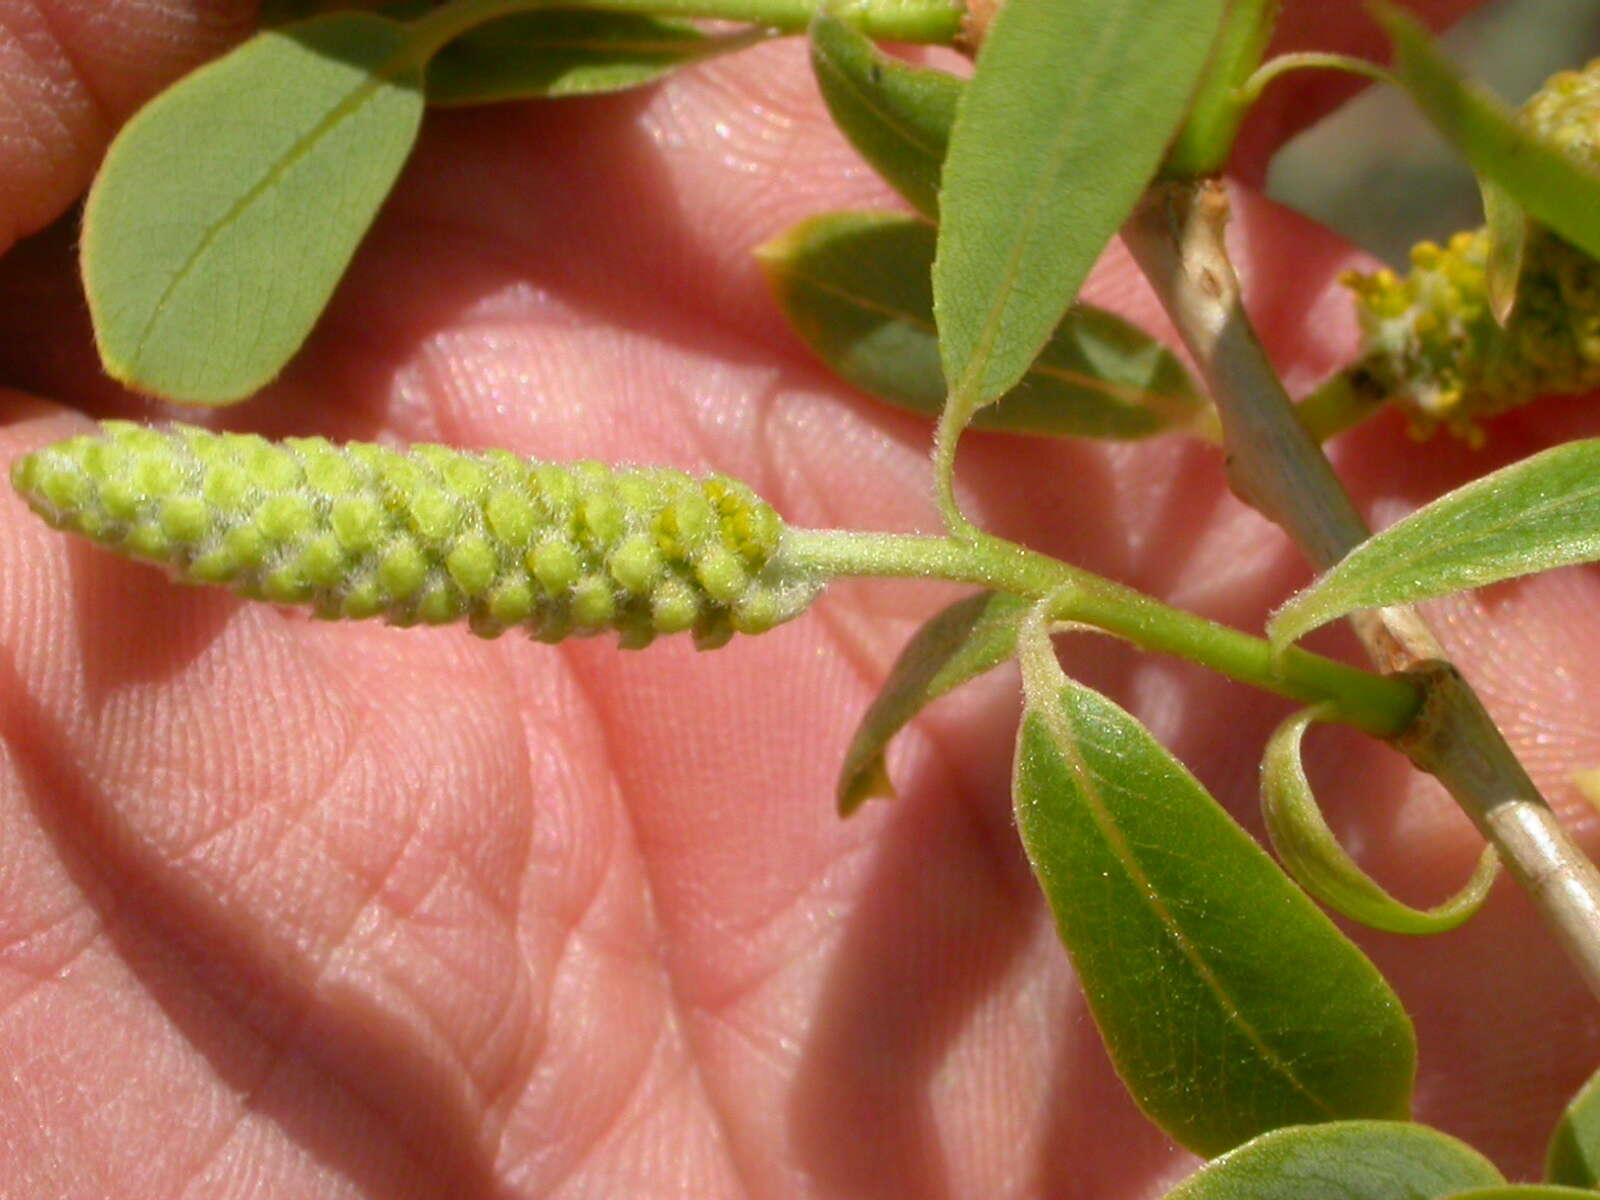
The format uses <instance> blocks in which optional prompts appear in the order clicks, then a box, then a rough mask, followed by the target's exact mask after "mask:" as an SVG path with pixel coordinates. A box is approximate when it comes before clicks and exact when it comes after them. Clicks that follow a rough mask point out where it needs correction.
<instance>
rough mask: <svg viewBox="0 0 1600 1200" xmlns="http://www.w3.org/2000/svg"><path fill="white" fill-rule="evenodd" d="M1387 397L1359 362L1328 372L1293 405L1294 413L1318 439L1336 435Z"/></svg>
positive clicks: (1359, 419)
mask: <svg viewBox="0 0 1600 1200" xmlns="http://www.w3.org/2000/svg"><path fill="white" fill-rule="evenodd" d="M1387 400H1388V397H1387V396H1385V395H1384V393H1383V389H1382V388H1381V387H1380V386H1379V385H1378V383H1377V381H1376V380H1375V379H1373V378H1372V376H1371V375H1369V374H1367V372H1366V371H1364V370H1363V369H1362V368H1361V366H1360V364H1355V365H1352V366H1349V367H1346V368H1344V370H1342V371H1340V372H1339V373H1338V374H1336V375H1331V376H1329V377H1328V378H1327V379H1326V380H1325V381H1323V382H1322V383H1321V384H1319V385H1318V386H1317V388H1316V390H1315V391H1313V392H1312V393H1311V394H1310V395H1308V396H1307V397H1306V398H1305V399H1304V400H1302V401H1300V403H1299V404H1297V405H1296V406H1295V410H1294V411H1295V415H1296V416H1298V417H1299V418H1300V423H1301V424H1302V425H1304V426H1305V427H1306V431H1307V432H1308V433H1310V434H1311V436H1312V437H1313V438H1315V439H1316V440H1317V441H1319V442H1326V441H1327V440H1328V439H1329V438H1332V437H1337V436H1338V435H1339V434H1341V433H1343V432H1344V431H1345V430H1346V429H1350V428H1352V427H1354V426H1356V425H1359V424H1361V422H1362V421H1365V420H1366V419H1367V418H1368V417H1370V416H1372V415H1373V414H1374V413H1375V412H1377V411H1378V410H1379V409H1381V408H1382V407H1383V406H1384V404H1385V402H1386V401H1387Z"/></svg>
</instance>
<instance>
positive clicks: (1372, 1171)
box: [1164, 1121, 1504, 1200]
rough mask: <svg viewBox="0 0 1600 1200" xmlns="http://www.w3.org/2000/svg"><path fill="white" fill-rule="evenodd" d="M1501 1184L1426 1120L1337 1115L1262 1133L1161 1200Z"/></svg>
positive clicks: (1426, 1196) (1421, 1193) (1427, 1199)
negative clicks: (1339, 1117)
mask: <svg viewBox="0 0 1600 1200" xmlns="http://www.w3.org/2000/svg"><path fill="white" fill-rule="evenodd" d="M1503 1182H1504V1177H1503V1176H1502V1175H1501V1174H1500V1172H1499V1171H1497V1170H1496V1169H1495V1167H1494V1164H1493V1163H1491V1162H1490V1161H1489V1160H1488V1159H1486V1158H1484V1156H1483V1155H1481V1154H1479V1153H1478V1152H1477V1151H1476V1150H1474V1149H1473V1148H1472V1147H1471V1146H1468V1145H1467V1144H1466V1143H1464V1142H1458V1141H1457V1140H1456V1139H1455V1138H1453V1137H1450V1136H1448V1135H1446V1134H1443V1133H1440V1132H1439V1131H1438V1130H1436V1129H1429V1128H1428V1127H1427V1126H1426V1125H1413V1124H1411V1123H1410V1122H1406V1121H1336V1122H1332V1123H1330V1124H1327V1125H1295V1126H1291V1127H1289V1128H1287V1129H1274V1130H1273V1131H1272V1132H1271V1133H1264V1134H1262V1135H1261V1136H1260V1137H1258V1138H1256V1139H1255V1140H1253V1141H1250V1142H1246V1143H1245V1144H1244V1145H1243V1146H1240V1147H1239V1148H1238V1149H1237V1150H1233V1151H1230V1152H1229V1153H1227V1154H1225V1155H1223V1156H1222V1157H1221V1158H1219V1159H1216V1160H1215V1161H1213V1162H1210V1163H1207V1164H1206V1165H1205V1167H1203V1168H1202V1169H1201V1170H1200V1171H1199V1172H1198V1173H1197V1174H1195V1175H1192V1176H1190V1177H1189V1178H1188V1179H1186V1180H1184V1182H1182V1183H1180V1184H1179V1185H1178V1186H1177V1187H1176V1188H1174V1189H1173V1190H1172V1191H1170V1192H1168V1193H1167V1194H1166V1197H1165V1198H1164V1200H1435V1197H1441V1196H1445V1195H1448V1194H1449V1193H1451V1192H1453V1191H1457V1190H1459V1189H1461V1188H1467V1187H1479V1186H1485V1187H1487V1186H1491V1185H1493V1184H1497V1183H1503Z"/></svg>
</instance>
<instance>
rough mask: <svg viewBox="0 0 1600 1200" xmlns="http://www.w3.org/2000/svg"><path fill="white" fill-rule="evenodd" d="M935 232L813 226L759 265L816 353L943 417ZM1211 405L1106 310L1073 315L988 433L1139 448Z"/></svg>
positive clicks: (904, 226) (855, 219) (1162, 354)
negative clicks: (1127, 443) (932, 273)
mask: <svg viewBox="0 0 1600 1200" xmlns="http://www.w3.org/2000/svg"><path fill="white" fill-rule="evenodd" d="M933 248H934V231H933V229H932V227H931V226H929V225H927V224H926V223H924V222H922V221H919V220H917V219H916V218H914V217H907V216H902V215H900V214H895V213H871V212H858V213H851V212H841V213H828V214H825V215H823V216H819V217H813V218H811V219H810V220H807V221H804V222H802V223H801V224H799V225H797V226H795V227H794V228H792V229H790V230H789V231H788V232H786V233H785V234H783V235H782V236H781V237H779V238H777V239H774V240H773V241H771V242H769V243H767V244H766V245H764V246H762V247H761V248H760V249H759V250H757V256H758V259H759V261H760V263H761V267H762V270H763V271H764V272H765V274H766V276H767V280H768V282H769V283H770V285H771V286H772V289H773V291H774V293H775V294H776V295H777V298H778V302H779V304H780V305H781V306H782V308H783V311H784V314H785V315H786V316H787V317H788V318H789V322H790V324H791V325H792V326H793V327H794V329H795V331H796V332H797V333H799V335H800V336H801V337H802V338H803V339H804V340H805V342H806V344H807V345H808V346H810V348H811V349H812V351H813V352H814V353H815V354H816V355H817V356H818V357H819V358H821V359H822V360H823V361H824V362H825V363H827V364H828V366H829V367H831V368H832V369H833V370H834V371H836V372H837V373H838V374H839V375H840V376H841V377H842V378H843V379H845V380H846V381H847V382H849V383H851V384H853V385H854V386H855V387H857V388H859V389H861V390H862V391H863V392H865V393H867V394H868V395H869V396H872V397H874V398H876V399H878V400H882V401H884V402H885V403H888V404H892V405H895V406H896V407H899V408H906V409H910V410H911V411H913V412H919V413H923V414H926V415H927V416H930V417H936V416H937V415H938V413H939V410H940V409H941V408H942V407H943V405H944V400H945V389H944V377H943V374H942V372H941V370H940V366H939V348H938V341H937V337H936V335H935V333H934V328H933V293H932V290H931V286H930V284H929V270H930V268H931V266H932V262H933ZM1204 408H1205V403H1204V401H1203V399H1202V398H1201V396H1200V395H1199V394H1198V392H1197V391H1196V389H1195V386H1194V383H1193V381H1192V380H1191V379H1190V378H1189V374H1188V372H1187V371H1186V370H1185V369H1184V367H1183V365H1182V364H1181V363H1180V362H1179V361H1178V359H1177V357H1176V356H1174V355H1173V354H1172V353H1171V352H1170V351H1168V350H1167V349H1166V348H1165V347H1164V346H1162V345H1161V344H1160V343H1158V342H1156V341H1155V340H1154V339H1153V338H1151V337H1150V336H1149V335H1147V334H1145V333H1144V332H1142V331H1141V330H1139V329H1138V328H1136V327H1135V326H1134V325H1132V324H1131V323H1129V322H1128V321H1125V320H1123V319H1122V318H1121V317H1118V316H1116V315H1114V314H1112V313H1109V312H1106V311H1105V310H1103V309H1098V308H1094V307H1091V306H1089V305H1075V306H1074V307H1073V308H1071V309H1069V310H1068V311H1067V313H1066V315H1065V316H1064V317H1063V318H1062V320H1061V323H1060V324H1059V325H1058V326H1057V327H1056V329H1055V331H1054V332H1053V333H1052V335H1051V338H1050V341H1049V342H1047V343H1046V344H1045V347H1044V349H1043V351H1042V352H1041V353H1040V355H1039V356H1038V358H1037V359H1035V360H1034V361H1033V362H1032V363H1031V364H1030V365H1029V367H1028V370H1027V371H1026V373H1025V374H1024V375H1023V377H1022V379H1021V380H1020V381H1019V382H1018V384H1017V386H1016V387H1014V388H1012V389H1011V391H1010V392H1008V393H1007V394H1006V395H1005V396H1004V397H1002V398H1001V399H1000V400H999V401H998V402H997V403H995V404H992V405H990V406H989V407H987V408H984V409H980V410H979V412H978V413H977V416H976V417H975V418H974V420H973V425H974V426H975V427H977V428H980V429H993V430H1002V431H1005V432H1009V433H1023V434H1035V435H1040V436H1051V437H1098V438H1119V439H1123V438H1141V437H1148V436H1150V435H1151V434H1156V433H1162V432H1165V431H1169V430H1174V429H1183V428H1187V427H1189V426H1191V425H1192V424H1193V423H1194V422H1195V421H1196V420H1197V419H1198V418H1199V416H1200V415H1201V413H1202V412H1203V411H1204Z"/></svg>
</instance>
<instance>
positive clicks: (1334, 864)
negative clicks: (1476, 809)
mask: <svg viewBox="0 0 1600 1200" xmlns="http://www.w3.org/2000/svg"><path fill="white" fill-rule="evenodd" d="M1319 715H1320V714H1319V712H1318V710H1317V709H1306V710H1305V711H1303V712H1299V713H1296V714H1295V715H1294V716H1292V717H1289V718H1288V719H1287V720H1285V721H1284V722H1283V723H1282V724H1281V725H1279V726H1278V728H1277V730H1276V731H1274V733H1273V735H1272V737H1271V738H1270V739H1269V740H1268V742H1267V750H1266V754H1265V756H1264V757H1263V758H1262V760H1261V811H1262V815H1263V816H1265V818H1266V823H1267V836H1268V837H1270V838H1271V839H1272V847H1273V849H1275V850H1276V851H1277V852H1278V858H1279V859H1280V860H1281V861H1282V863H1283V865H1284V867H1285V868H1286V869H1287V870H1288V872H1289V874H1290V875H1292V876H1294V878H1295V881H1296V882H1297V883H1299V885H1300V886H1301V887H1303V888H1305V889H1306V891H1308V892H1310V893H1311V894H1312V895H1313V896H1315V897H1316V898H1317V899H1318V900H1321V901H1322V902H1323V903H1324V904H1326V905H1327V906H1328V907H1329V908H1331V909H1333V910H1334V911H1335V912H1338V913H1342V914H1343V915H1345V916H1347V917H1349V918H1350V919H1351V920H1353V921H1360V922H1361V923H1362V924H1363V925H1370V926H1371V927H1372V928H1374V929H1382V930H1384V931H1385V932H1388V933H1411V934H1422V933H1443V932H1445V931H1446V930H1448V929H1454V928H1455V927H1456V926H1457V925H1460V924H1461V923H1462V922H1463V921H1465V920H1467V918H1469V917H1471V916H1472V915H1473V914H1474V913H1475V912H1477V911H1478V909H1479V908H1480V907H1482V905H1483V902H1484V900H1485V898H1487V896H1488V895H1489V889H1490V888H1491V887H1493V886H1494V881H1495V877H1496V876H1497V875H1498V874H1499V872H1500V858H1499V856H1498V855H1497V854H1495V852H1494V848H1493V847H1486V848H1485V849H1484V852H1483V854H1482V856H1481V857H1480V858H1479V859H1478V866H1477V869H1476V870H1474V871H1473V873H1472V876H1471V878H1469V879H1468V880H1467V882H1466V884H1465V886H1463V887H1462V888H1461V890H1460V891H1458V892H1457V893H1456V894H1455V895H1454V896H1451V897H1450V898H1449V899H1448V900H1446V901H1444V902H1443V903H1441V904H1438V905H1435V906H1434V907H1433V908H1428V909H1421V908H1413V907H1412V906H1411V905H1409V904H1402V903H1401V902H1400V901H1399V900H1396V899H1395V898H1394V897H1393V896H1391V895H1390V894H1389V893H1388V892H1387V891H1385V890H1384V889H1383V888H1382V887H1381V886H1380V885H1379V884H1378V882H1377V881H1376V880H1374V879H1373V878H1372V876H1370V875H1368V874H1367V873H1366V872H1365V871H1363V870H1362V869H1361V868H1360V867H1359V866H1357V865H1356V861H1355V860H1354V859H1353V858H1351V857H1350V856H1349V855H1348V854H1346V853H1345V850H1344V847H1343V846H1341V845H1339V841H1338V839H1337V838H1336V837H1334V835H1333V830H1331V829H1329V828H1328V823H1327V821H1325V820H1324V819H1323V816H1322V810H1321V809H1320V808H1318V806H1317V798H1316V796H1315V795H1313V794H1312V791H1311V783H1310V781H1309V780H1308V779H1307V778H1306V773H1305V768H1304V767H1303V766H1302V765H1301V763H1300V740H1301V738H1302V737H1304V735H1305V731H1306V726H1307V725H1309V724H1310V723H1311V722H1312V721H1313V720H1315V719H1317V718H1318V716H1319Z"/></svg>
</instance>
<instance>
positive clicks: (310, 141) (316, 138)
mask: <svg viewBox="0 0 1600 1200" xmlns="http://www.w3.org/2000/svg"><path fill="white" fill-rule="evenodd" d="M268 36H282V35H278V34H269V35H268ZM289 40H292V39H289ZM415 66H416V62H415V56H414V54H413V52H412V51H411V48H410V47H409V46H407V45H401V46H399V47H398V48H397V49H396V50H395V52H394V53H393V54H392V55H391V56H390V57H389V58H388V59H387V60H386V61H385V62H383V63H382V64H381V65H380V66H379V67H377V68H376V69H375V70H374V71H372V72H371V73H370V74H369V75H367V76H366V77H365V78H364V79H363V80H362V81H361V82H360V83H359V84H357V85H356V86H355V87H354V88H353V89H351V91H350V92H349V94H348V95H346V96H345V97H344V99H342V100H340V101H339V103H338V104H336V105H334V106H333V107H332V108H330V109H329V110H328V111H327V112H326V113H325V114H324V115H323V116H322V118H321V119H320V120H318V121H317V123H316V124H315V125H313V126H312V127H311V128H310V129H309V130H307V131H306V132H305V133H303V134H301V135H300V137H299V138H298V139H297V140H296V142H295V143H294V145H292V146H291V147H290V148H289V150H288V151H287V152H286V153H285V154H283V155H281V156H280V157H279V158H278V159H276V160H275V161H274V162H273V164H272V165H271V166H270V167H269V168H268V169H267V171H266V172H265V173H263V175H262V176H261V178H260V179H258V180H257V181H256V182H255V183H254V184H252V185H251V186H250V187H249V188H247V189H246V190H245V191H244V192H243V193H242V194H241V195H240V196H239V197H238V198H237V199H236V200H235V201H234V202H233V204H232V205H230V206H229V208H228V210H227V212H225V213H223V215H222V216H221V217H219V218H217V220H215V221H214V222H212V223H211V224H210V225H209V226H207V227H206V230H205V232H204V233H203V234H202V235H201V237H200V240H199V241H197V242H196V243H195V245H194V248H193V249H192V250H191V251H190V252H189V255H188V257H187V258H185V259H184V261H183V263H182V265H180V266H179V268H178V269H177V270H176V271H175V272H174V273H173V275H172V278H170V279H169V280H168V281H167V283H166V286H165V287H164V288H162V291H161V295H160V296H159V297H158V298H157V300H156V303H155V306H154V308H153V309H152V310H151V313H150V316H149V318H148V319H147V320H146V321H145V324H144V328H143V329H141V330H140V331H139V336H138V338H137V339H136V341H135V342H134V347H133V353H132V355H131V356H130V358H129V361H128V366H129V374H134V373H135V371H134V368H136V367H137V365H138V364H139V362H140V360H141V359H142V357H143V355H144V353H145V351H146V350H147V349H148V347H149V345H150V340H151V338H152V336H153V335H154V333H155V330H156V327H157V326H158V325H159V324H160V323H161V320H162V318H163V317H164V316H165V314H166V311H167V307H168V305H169V304H170V303H171V301H172V297H173V296H174V294H176V292H177V291H178V289H179V288H180V287H182V286H183V284H184V283H185V282H186V281H187V279H188V278H189V276H190V275H191V274H192V273H193V272H194V270H195V268H196V267H197V266H198V264H199V263H200V261H201V260H202V258H203V257H204V256H205V255H206V253H207V252H208V251H209V250H210V249H211V247H212V246H214V245H215V244H216V243H217V240H218V239H219V238H220V237H221V236H222V235H223V233H224V232H226V230H227V229H228V227H229V226H231V225H233V224H234V223H235V222H237V221H238V220H239V219H240V218H241V217H242V216H243V215H244V214H245V212H246V211H248V210H249V209H250V208H251V207H252V206H253V205H255V204H256V202H257V201H259V200H260V199H261V198H262V197H263V196H264V195H266V194H267V193H268V192H269V191H270V190H271V189H272V188H273V187H274V186H275V185H276V184H277V183H278V182H279V181H280V180H282V179H283V178H284V177H285V176H286V175H287V174H288V173H289V172H290V171H291V170H293V169H294V167H295V166H296V165H298V164H299V163H300V162H303V161H304V160H305V158H306V157H307V156H308V155H309V154H310V153H311V152H312V151H313V150H315V149H316V147H317V146H318V144H320V143H321V141H322V140H323V138H325V137H326V136H327V135H328V134H329V133H330V132H331V131H332V130H333V129H335V128H337V126H338V125H339V124H341V123H342V122H343V121H344V120H345V119H346V118H347V117H350V116H352V115H354V114H355V113H356V112H357V111H359V110H360V109H361V108H362V107H363V106H364V105H365V104H367V103H368V101H370V100H371V99H372V98H373V97H375V96H376V95H377V93H378V91H379V90H380V89H381V88H383V87H385V86H387V85H388V84H389V83H390V82H392V80H393V79H394V78H395V77H397V76H398V75H399V74H400V73H401V72H402V71H404V70H406V69H408V68H414V67H415Z"/></svg>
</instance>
